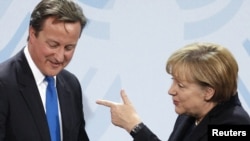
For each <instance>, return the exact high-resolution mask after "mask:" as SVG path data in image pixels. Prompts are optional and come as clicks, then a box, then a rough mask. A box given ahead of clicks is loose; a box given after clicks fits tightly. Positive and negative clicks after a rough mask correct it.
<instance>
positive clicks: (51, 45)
mask: <svg viewBox="0 0 250 141" xmlns="http://www.w3.org/2000/svg"><path fill="white" fill-rule="evenodd" d="M48 45H49V46H50V47H53V48H54V47H57V46H58V44H48Z"/></svg>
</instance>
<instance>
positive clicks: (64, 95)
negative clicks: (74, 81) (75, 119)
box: [56, 75, 73, 140]
mask: <svg viewBox="0 0 250 141" xmlns="http://www.w3.org/2000/svg"><path fill="white" fill-rule="evenodd" d="M56 80H57V81H56V87H57V92H58V97H59V103H60V110H61V120H62V126H63V127H62V129H63V139H64V140H68V139H69V138H70V137H67V136H66V135H68V134H69V133H70V130H71V127H72V125H71V122H70V121H71V119H72V114H70V113H71V112H72V111H71V107H70V106H71V105H73V104H72V103H71V102H72V101H71V100H69V99H71V97H70V96H71V95H73V94H71V91H70V90H69V89H68V88H67V86H66V85H65V83H64V82H65V81H66V80H64V79H63V77H61V75H58V76H57V78H56ZM66 133H67V134H66Z"/></svg>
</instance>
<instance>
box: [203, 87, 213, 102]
mask: <svg viewBox="0 0 250 141" xmlns="http://www.w3.org/2000/svg"><path fill="white" fill-rule="evenodd" d="M214 93H215V89H214V88H212V87H206V88H205V96H204V99H205V101H209V100H210V99H211V98H212V97H213V96H214Z"/></svg>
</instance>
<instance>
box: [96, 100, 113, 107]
mask: <svg viewBox="0 0 250 141" xmlns="http://www.w3.org/2000/svg"><path fill="white" fill-rule="evenodd" d="M96 103H97V104H99V105H103V106H106V107H112V106H113V105H115V104H116V103H115V102H112V101H109V100H102V99H99V100H97V101H96Z"/></svg>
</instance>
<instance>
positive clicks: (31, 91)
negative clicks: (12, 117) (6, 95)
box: [16, 50, 50, 140]
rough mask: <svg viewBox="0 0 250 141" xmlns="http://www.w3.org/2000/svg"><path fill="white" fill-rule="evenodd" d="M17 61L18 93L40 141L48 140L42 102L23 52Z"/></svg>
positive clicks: (47, 129)
mask: <svg viewBox="0 0 250 141" xmlns="http://www.w3.org/2000/svg"><path fill="white" fill-rule="evenodd" d="M17 59H18V61H17V62H18V63H17V72H16V73H17V80H18V82H19V88H20V93H21V94H22V95H23V98H24V99H25V101H26V104H27V106H28V107H29V109H30V112H31V114H32V115H33V117H34V120H35V122H36V126H37V129H38V130H39V132H40V135H41V136H40V138H41V140H50V135H49V128H48V124H47V119H46V115H45V111H44V108H43V104H42V100H41V97H40V94H39V91H38V88H37V86H36V82H35V80H34V77H33V75H32V72H31V69H30V67H29V65H28V62H27V60H26V58H25V56H24V53H23V50H21V52H20V53H19V54H18V55H17Z"/></svg>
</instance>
